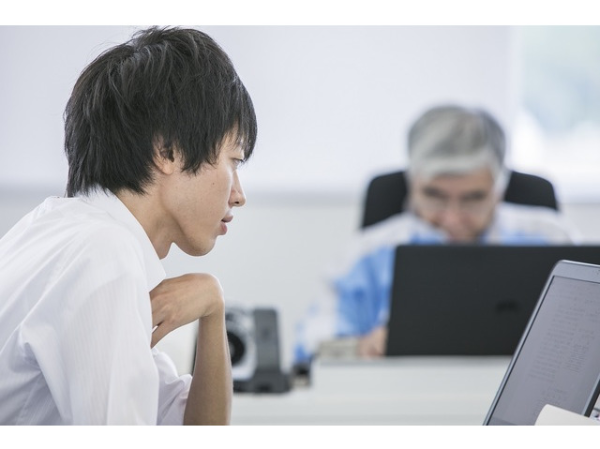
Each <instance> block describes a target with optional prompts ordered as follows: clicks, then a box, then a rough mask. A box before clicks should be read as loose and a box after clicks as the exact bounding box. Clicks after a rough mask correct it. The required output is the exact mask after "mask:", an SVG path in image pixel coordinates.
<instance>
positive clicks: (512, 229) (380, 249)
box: [294, 203, 577, 363]
mask: <svg viewBox="0 0 600 449" xmlns="http://www.w3.org/2000/svg"><path fill="white" fill-rule="evenodd" d="M576 241H577V236H576V234H575V232H574V231H573V230H572V229H571V227H570V226H569V225H568V223H566V222H565V221H564V219H563V218H562V217H561V216H560V215H559V214H558V213H557V212H556V211H553V210H551V209H549V208H544V207H530V206H517V205H512V204H507V203H501V204H499V205H498V207H497V210H496V213H495V217H494V219H493V221H492V223H491V224H490V227H489V228H488V229H487V231H486V232H485V233H484V234H483V235H482V236H481V237H480V239H479V243H488V244H489V243H494V244H507V245H533V244H570V243H575V242H576ZM445 242H446V238H445V236H444V234H443V233H442V232H440V231H439V230H438V229H436V228H434V227H432V226H431V225H429V224H428V223H426V222H424V221H423V220H421V219H419V218H418V217H417V216H416V215H414V214H413V213H411V212H405V213H402V214H398V215H395V216H393V217H391V218H389V219H387V220H385V221H383V222H381V223H378V224H376V225H373V226H371V227H369V228H367V229H365V230H364V231H362V232H360V233H359V234H358V235H357V236H356V237H355V239H354V240H353V241H352V242H350V245H349V248H348V251H347V253H346V254H345V256H344V257H342V258H340V260H339V261H337V262H336V263H335V265H334V266H333V267H331V268H330V269H329V270H328V272H327V273H326V276H325V278H326V282H325V285H323V286H322V293H321V294H320V296H319V297H318V298H316V301H315V302H314V303H313V304H312V305H311V307H310V308H309V310H308V313H307V316H306V317H305V319H304V320H303V321H301V322H300V323H299V324H298V327H297V341H296V346H295V350H294V358H295V362H296V363H302V362H307V361H309V360H310V359H311V357H312V355H313V354H314V352H315V351H316V350H317V349H318V345H319V344H320V343H321V342H322V341H325V340H330V339H334V338H340V337H352V336H362V335H366V334H368V333H369V332H371V331H372V330H373V329H375V328H376V327H379V326H384V325H386V323H387V320H388V317H389V308H390V292H391V287H392V276H393V269H394V254H395V248H396V246H397V245H399V244H416V245H418V244H443V243H445Z"/></svg>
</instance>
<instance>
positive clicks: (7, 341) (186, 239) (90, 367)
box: [0, 28, 257, 425]
mask: <svg viewBox="0 0 600 449" xmlns="http://www.w3.org/2000/svg"><path fill="white" fill-rule="evenodd" d="M256 132H257V129H256V117H255V113H254V109H253V105H252V101H251V99H250V96H249V95H248V93H247V91H246V89H245V87H244V85H243V84H242V82H241V81H240V79H239V78H238V76H237V74H236V72H235V70H234V67H233V65H232V63H231V61H230V60H229V58H228V56H227V55H226V54H225V53H224V52H223V50H222V49H221V48H220V47H219V46H218V45H217V44H216V43H215V42H214V41H213V40H212V39H211V38H210V37H209V36H207V35H206V34H204V33H202V32H200V31H198V30H194V29H179V28H163V29H159V28H150V29H148V30H143V31H140V32H138V33H136V35H134V36H133V38H132V39H131V40H130V41H129V42H127V43H124V44H122V45H118V46H116V47H114V48H112V49H110V50H108V51H106V52H105V53H104V54H102V55H100V56H99V57H98V58H97V59H96V60H94V61H93V62H92V63H91V64H90V65H89V66H88V67H87V68H86V69H85V70H84V71H83V73H82V74H81V76H80V77H79V79H78V81H77V82H76V84H75V87H74V89H73V93H72V95H71V98H70V99H69V102H68V104H67V107H66V111H65V151H66V154H67V158H68V163H69V175H68V176H69V179H68V184H67V197H66V198H49V199H47V200H46V201H45V202H44V203H43V204H41V205H40V206H39V207H37V208H36V209H35V210H33V211H32V212H31V213H30V214H28V215H27V216H25V217H24V218H23V219H22V220H21V221H20V222H19V223H17V224H16V225H15V226H14V227H13V228H12V229H11V230H10V231H9V232H8V233H7V234H6V235H5V236H4V237H3V238H2V239H1V240H0V273H2V277H1V279H0V423H2V424H29V425H30V424H181V423H188V424H226V423H228V422H229V417H230V407H231V395H232V381H231V374H230V356H229V348H228V343H227V337H226V329H225V320H224V300H223V291H222V289H221V286H220V285H219V282H218V280H217V279H215V278H214V277H212V276H210V275H208V274H188V275H184V276H180V277H177V278H174V279H165V272H164V269H163V267H162V265H161V263H160V259H162V258H164V257H165V256H166V255H167V254H168V252H169V249H170V247H171V245H172V244H176V245H177V246H179V247H180V248H181V249H182V250H183V251H184V252H186V253H187V254H190V255H194V256H200V255H204V254H206V253H208V252H209V251H210V250H211V249H212V248H213V246H214V244H215V241H216V239H217V237H218V236H220V235H224V234H225V233H226V232H227V226H228V223H229V222H230V221H231V220H232V219H233V210H234V208H235V207H240V206H243V205H244V203H245V196H244V192H243V190H242V187H241V185H240V181H239V179H238V174H237V168H238V167H239V165H240V164H241V163H242V162H244V161H245V160H247V159H248V158H249V157H250V155H251V154H252V151H253V148H254V144H255V141H256ZM195 320H199V331H198V342H197V353H196V365H195V369H194V372H193V376H190V375H184V376H179V375H178V374H177V372H176V370H175V367H174V364H173V363H172V362H171V360H170V359H169V358H168V357H167V356H166V355H165V354H162V353H160V352H159V351H158V350H157V349H156V348H154V345H155V344H156V343H157V342H158V341H159V340H160V339H161V338H163V337H164V336H165V335H167V334H168V333H169V332H171V331H172V330H174V329H175V328H177V327H179V326H182V325H184V324H187V323H191V322H193V321H195Z"/></svg>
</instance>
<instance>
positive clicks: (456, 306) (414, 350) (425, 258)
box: [386, 245, 600, 356]
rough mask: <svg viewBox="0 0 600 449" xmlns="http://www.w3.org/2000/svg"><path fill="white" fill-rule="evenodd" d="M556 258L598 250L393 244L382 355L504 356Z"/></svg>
mask: <svg viewBox="0 0 600 449" xmlns="http://www.w3.org/2000/svg"><path fill="white" fill-rule="evenodd" d="M561 259H569V260H574V261H579V262H587V263H595V264H600V246H573V245H567V246H544V245H534V246H521V245H519V246H510V245H497V246H496V245H400V246H398V247H397V249H396V259H395V268H394V280H393V286H392V295H391V305H390V318H389V323H388V341H387V348H386V355H388V356H404V355H413V356H416V355H465V356H468V355H508V356H511V355H512V354H513V353H514V351H515V348H516V347H517V344H518V342H519V339H520V337H521V335H522V334H523V331H524V330H525V327H526V325H527V322H528V320H529V317H530V316H531V313H532V312H533V310H534V307H535V305H536V302H537V300H538V298H539V295H540V292H541V291H542V288H543V287H544V284H545V282H546V279H547V278H548V274H549V273H550V271H551V270H552V267H553V266H554V265H555V264H556V263H557V262H558V261H559V260H561Z"/></svg>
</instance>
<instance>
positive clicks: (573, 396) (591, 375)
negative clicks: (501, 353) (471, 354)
mask: <svg viewBox="0 0 600 449" xmlns="http://www.w3.org/2000/svg"><path fill="white" fill-rule="evenodd" d="M599 380H600V266H597V265H588V264H580V263H575V262H568V261H561V262H559V263H558V264H557V265H556V267H555V268H554V270H553V271H552V273H551V275H550V277H549V279H548V282H547V283H546V286H545V288H544V291H543V292H542V295H541V297H540V300H539V301H538V304H537V306H536V309H535V311H534V314H533V315H532V317H531V320H530V321H529V324H528V326H527V328H526V330H525V332H524V334H523V337H522V339H521V341H520V343H519V346H518V347H517V350H516V352H515V354H514V356H513V358H512V360H511V363H510V365H509V367H508V370H507V373H506V375H505V377H504V380H503V381H502V384H501V386H500V389H499V391H498V393H497V395H496V398H495V399H494V402H493V404H492V406H491V408H490V411H489V413H488V416H487V417H486V419H485V422H484V424H487V425H531V424H535V421H536V419H537V417H538V415H539V413H540V411H541V410H542V408H543V407H544V405H545V404H551V405H555V406H557V407H560V408H562V409H565V410H569V411H572V412H575V413H579V414H582V415H586V416H588V415H589V414H590V413H591V411H592V409H593V406H594V404H595V401H596V398H597V397H598V388H599Z"/></svg>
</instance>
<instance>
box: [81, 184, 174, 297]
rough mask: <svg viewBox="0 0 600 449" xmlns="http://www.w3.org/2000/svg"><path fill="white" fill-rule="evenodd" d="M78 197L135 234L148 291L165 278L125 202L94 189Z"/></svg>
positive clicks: (163, 271)
mask: <svg viewBox="0 0 600 449" xmlns="http://www.w3.org/2000/svg"><path fill="white" fill-rule="evenodd" d="M80 199H81V200H82V201H84V202H86V203H88V204H90V205H91V206H93V207H97V208H99V209H101V210H103V211H105V212H107V213H108V214H109V215H110V216H111V217H112V218H113V219H115V220H116V221H118V222H119V223H121V224H122V225H124V226H125V227H126V228H127V229H129V230H130V231H131V233H132V234H133V235H134V236H135V238H136V240H137V241H138V242H139V244H140V247H141V248H142V254H143V257H144V264H145V265H146V281H147V285H148V291H151V290H152V289H153V288H154V287H156V286H157V285H158V284H160V282H162V280H163V279H165V277H166V274H165V269H164V267H163V265H162V263H161V262H160V258H159V257H158V254H156V250H155V249H154V246H153V245H152V242H151V241H150V238H149V237H148V234H146V231H145V230H144V228H143V227H142V225H141V224H140V222H139V221H137V219H136V218H135V216H134V215H133V214H132V213H131V212H130V211H129V209H127V207H126V206H125V204H123V203H122V202H121V200H120V199H119V198H118V197H117V196H116V195H115V194H113V193H112V192H110V191H106V192H105V191H103V190H102V189H96V190H95V191H93V192H91V193H89V194H88V195H87V196H81V197H80Z"/></svg>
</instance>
